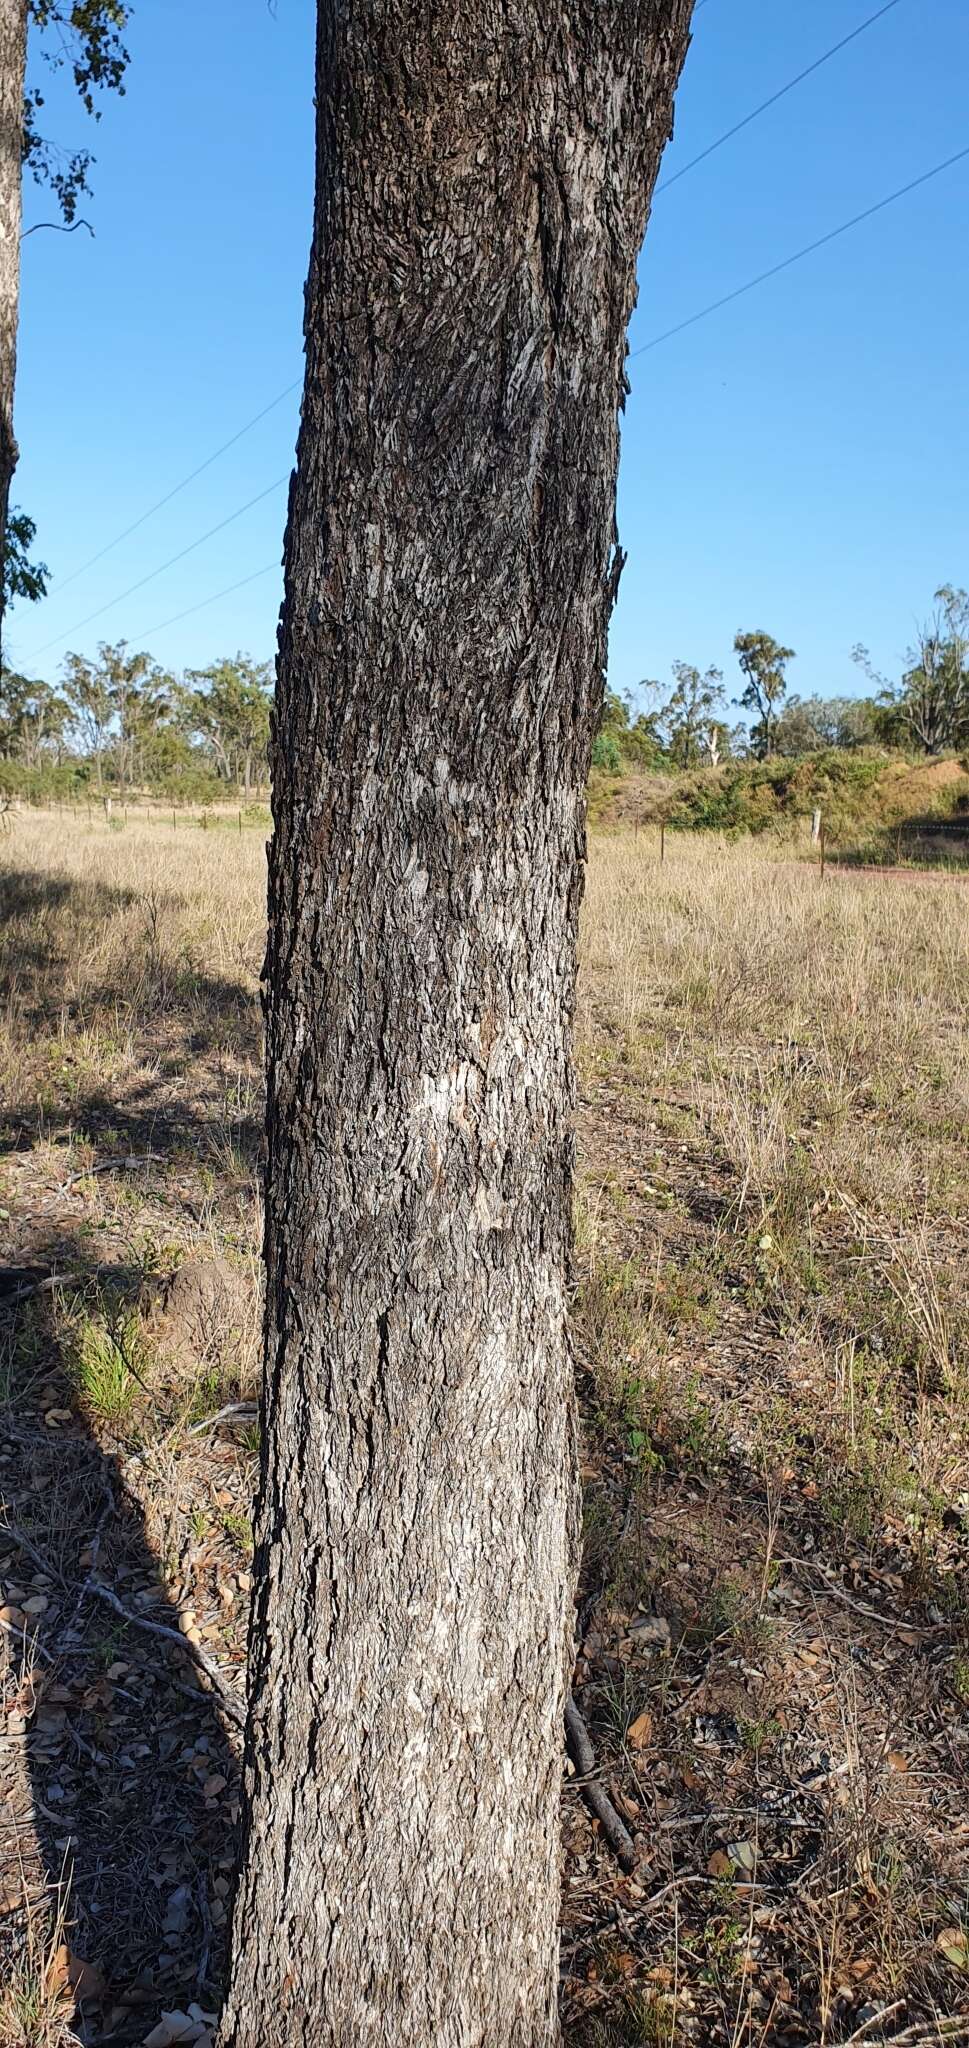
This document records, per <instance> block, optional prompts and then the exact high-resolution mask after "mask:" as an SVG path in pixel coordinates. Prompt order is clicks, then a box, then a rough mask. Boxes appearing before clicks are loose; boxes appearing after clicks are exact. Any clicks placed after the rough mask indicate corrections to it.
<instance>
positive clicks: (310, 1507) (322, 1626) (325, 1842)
mask: <svg viewBox="0 0 969 2048" xmlns="http://www.w3.org/2000/svg"><path fill="white" fill-rule="evenodd" d="M690 10H691V0H613V4H612V5H609V6H605V5H603V4H602V0H569V4H566V5H564V6H563V5H559V6H554V5H553V6H549V5H548V4H547V0H503V4H501V5H499V4H498V0H448V4H447V5H446V6H445V5H444V4H443V0H355V4H354V5H353V6H352V7H347V6H346V5H344V4H343V0H321V4H320V8H319V32H318V72H317V96H318V162H317V197H316V214H315V232H314V241H313V252H312V259H311V268H310V278H309V284H308V289H307V315H306V347H307V363H306V386H305V395H304V406H303V418H302V426H301V433H300V442H299V454H298V468H297V473H296V477H295V480H294V485H293V490H292V495H291V503H290V517H289V527H288V535H287V547H286V597H285V603H284V610H283V622H282V627H281V633H280V657H279V674H278V693H277V712H276V726H275V735H274V743H273V805H274V813H275V837H274V841H273V847H272V855H271V864H270V865H271V871H270V891H269V902H270V937H269V948H268V954H267V963H266V986H267V993H266V1021H267V1058H268V1083H269V1112H268V1137H269V1163H268V1171H267V1223H266V1266H267V1291H268V1312H267V1332H266V1347H267V1355H266V1381H265V1393H264V1415H263V1448H262V1474H261V1486H260V1500H259V1507H258V1513H257V1532H256V1534H257V1550H256V1567H255V1575H256V1593H255V1603H254V1615H253V1623H252V1634H251V1644H250V1651H251V1691H250V1722H249V1733H248V1740H247V1760H246V1790H245V1810H244V1816H243V1820H244V1841H243V1854H242V1867H241V1876H240V1881H239V1887H238V1893H237V1898H236V1906H235V1914H234V1926H233V1964H232V1973H231V1986H230V1995H229V2000H228V2005H227V2010H226V2014H225V2018H224V2022H223V2033H222V2042H223V2044H224V2048H257V2044H258V2048H270V2044H283V2043H285V2044H287V2048H290V2044H296V2043H299V2044H306V2048H309V2044H313V2048H324V2044H326V2048H329V2044H332V2048H375V2044H378V2043H379V2044H386V2048H401V2044H403V2043H405V2042H406V2043H413V2044H417V2048H548V2044H550V2043H552V2042H553V2041H554V2040H555V2039H556V2037H557V2019H556V2010H555V2003H556V1976H557V1971H556V1957H557V1924H556V1923H557V1905H558V1850H559V1844H558V1827H557V1807H558V1791H559V1782H560V1774H561V1756H562V1718H563V1707H564V1699H565V1689H566V1676H567V1668H568V1664H569V1659H570V1655H571V1641H570V1638H571V1626H572V1596H573V1579H574V1569H575V1553H576V1535H577V1514H576V1504H577V1484H576V1460H575V1442H574V1414H573V1389H572V1373H571V1360H570V1354H569V1346H568V1333H567V1322H566V1291H565V1290H566V1265H567V1257H568V1247H569V1213H570V1198H571V1174H572V1136H571V1110H572V1101H573V1089H572V1080H571V1067H570V1058H571V1020H572V1008H573V991H574V981H575V940H576V922H577V916H578V908H579V898H580V893H581V886H582V870H583V856H584V788H585V782H586V775H587V770H588V765H589V756H590V750H591V742H592V737H593V732H594V729H595V725H596V720H597V717H598V712H599V708H600V704H601V697H602V690H603V675H604V659H605V645H606V628H607V622H608V614H609V609H610V604H611V601H612V597H613V595H614V590H615V583H616V580H617V569H618V560H619V557H618V552H617V549H616V545H615V509H614V508H615V481H616V465H617V454H618V427H617V414H618V409H619V406H620V404H621V400H622V393H623V388H624V349H625V334H626V327H627V322H628V319H629V314H630V311H631V308H632V305H633V301H634V296H635V268H636V259H637V254H638V251H639V247H640V243H641V240H642V235H643V231H644V228H645V223H646V216H647V210H648V204H649V198H650V194H651V191H652V186H653V182H654V180H655V176H656V171H657V167H658V163H659V158H660V154H661V151H662V148H663V145H664V143H665V141H666V139H667V136H668V134H669V132H670V126H671V118H672V98H673V90H674V85H675V82H676V78H677V76H678V73H679V69H680V65H681V63H682V60H683V57H684V54H685V50H686V45H687V41H688V24H689V16H690Z"/></svg>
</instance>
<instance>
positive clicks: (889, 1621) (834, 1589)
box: [774, 1557, 945, 1642]
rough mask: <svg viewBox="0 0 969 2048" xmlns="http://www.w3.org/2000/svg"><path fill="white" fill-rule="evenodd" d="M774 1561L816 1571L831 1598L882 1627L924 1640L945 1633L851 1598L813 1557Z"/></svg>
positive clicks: (799, 1568)
mask: <svg viewBox="0 0 969 2048" xmlns="http://www.w3.org/2000/svg"><path fill="white" fill-rule="evenodd" d="M774 1562H775V1564H786V1565H791V1566H792V1567H793V1569H794V1570H795V1571H805V1570H807V1571H810V1572H817V1575H818V1577H819V1578H820V1579H823V1580H824V1584H825V1586H826V1587H827V1590H828V1592H829V1593H830V1594H831V1597H832V1599H833V1600H840V1601H841V1603H842V1605H843V1606H844V1607H850V1608H851V1611H852V1613H853V1614H862V1615H864V1617H865V1620H866V1621H878V1622H880V1623H881V1626H882V1628H904V1629H907V1630H908V1632H909V1634H910V1635H914V1636H922V1637H924V1639H925V1641H926V1642H928V1641H929V1640H930V1638H931V1637H932V1636H938V1635H944V1633H945V1630H944V1628H942V1627H935V1628H923V1627H920V1625H919V1624H918V1623H917V1622H914V1621H906V1620H905V1618H904V1616H902V1615H899V1614H881V1613H880V1612H879V1610H878V1608H877V1607H868V1606H867V1605H866V1604H865V1602H864V1601H862V1600H853V1599H852V1597H851V1594H850V1593H846V1592H845V1590H844V1587H843V1586H839V1585H838V1583H837V1580H836V1579H833V1578H832V1577H831V1575H830V1573H828V1572H826V1571H825V1569H824V1566H823V1564H818V1563H817V1562H816V1560H815V1559H814V1558H813V1557H777V1558H775V1560H774Z"/></svg>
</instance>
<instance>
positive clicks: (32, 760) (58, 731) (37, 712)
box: [0, 669, 70, 768]
mask: <svg viewBox="0 0 969 2048" xmlns="http://www.w3.org/2000/svg"><path fill="white" fill-rule="evenodd" d="M69 716H70V713H69V710H68V706H67V703H66V701H65V699H64V698H63V697H60V696H58V694H57V692H56V691H55V690H52V689H51V686H50V684H49V683H44V682H33V681H31V680H30V679H29V678H28V677H27V676H21V675H16V674H15V673H14V672H13V671H12V670H10V669H3V670H0V754H2V756H3V758H4V760H6V761H22V762H23V763H24V766H25V767H26V768H37V767H39V766H40V764H41V761H42V759H43V757H44V754H45V753H50V752H51V751H52V750H53V751H59V744H60V742H61V740H62V739H63V736H64V732H65V728H66V726H67V723H68V719H69Z"/></svg>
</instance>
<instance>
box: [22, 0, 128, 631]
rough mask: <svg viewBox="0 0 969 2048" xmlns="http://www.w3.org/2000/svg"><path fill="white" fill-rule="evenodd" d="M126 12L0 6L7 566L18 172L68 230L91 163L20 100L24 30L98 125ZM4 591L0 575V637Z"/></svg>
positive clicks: (79, 3) (119, 71)
mask: <svg viewBox="0 0 969 2048" xmlns="http://www.w3.org/2000/svg"><path fill="white" fill-rule="evenodd" d="M128 13H129V9H128V7H127V6H126V5H122V4H121V0H0V537H2V538H3V539H4V550H3V553H4V559H5V560H6V543H5V536H6V531H7V516H8V509H9V503H10V483H11V478H12V477H13V473H14V470H15V468H16V466H17V443H16V439H15V436H14V428H13V400H14V383H15V380H16V369H17V320H18V314H19V306H20V237H21V214H22V187H23V168H24V165H25V164H26V165H27V167H28V168H29V170H30V171H31V173H32V175H33V176H34V177H35V178H36V179H38V180H40V181H41V182H42V183H46V184H48V185H50V186H51V188H52V190H53V192H54V195H55V197H56V199H57V201H58V204H59V207H60V210H61V213H62V215H63V219H64V222H65V223H66V224H67V225H68V226H70V225H71V224H72V223H73V222H74V220H75V216H76V210H77V202H78V198H79V196H80V194H81V193H82V192H86V191H88V189H89V187H88V182H87V174H88V171H89V169H90V166H91V163H92V161H93V159H92V157H91V154H90V151H88V150H75V151H74V152H72V153H68V154H65V153H64V152H63V151H61V150H59V149H58V148H57V146H56V144H54V143H53V142H51V141H50V140H49V139H45V138H44V136H43V135H42V134H41V132H40V128H39V125H38V122H39V117H40V115H41V111H42V109H43V105H44V95H43V93H42V92H41V90H40V88H39V87H36V86H35V87H32V88H31V89H30V91H29V92H27V93H26V96H25V92H24V83H25V73H26V65H27V35H28V28H30V27H32V28H33V29H34V31H35V32H36V36H37V44H38V49H39V53H40V55H41V57H42V58H43V59H44V61H45V62H46V63H47V64H49V65H50V66H51V67H52V68H54V69H60V68H61V67H62V66H67V67H69V69H70V71H71V73H72V75H73V80H74V85H75V88H76V90H77V93H78V97H79V99H80V101H81V105H82V106H83V107H84V108H85V110H86V111H87V113H89V114H91V115H92V116H93V118H94V119H95V120H98V119H99V118H100V117H99V114H98V109H97V105H96V94H97V93H99V92H102V91H112V90H113V91H116V92H123V91H124V73H125V68H126V66H127V62H128V53H127V51H126V49H125V47H124V44H123V42H122V40H121V37H122V31H123V29H124V26H125V22H126V20H127V17H128ZM29 232H31V233H32V232H33V230H29ZM32 538H33V535H32V534H31V539H32ZM9 589H10V590H11V591H12V585H11V586H9ZM7 592H8V580H7V577H6V575H4V576H3V577H2V578H0V634H2V631H3V605H4V601H5V597H6V595H7Z"/></svg>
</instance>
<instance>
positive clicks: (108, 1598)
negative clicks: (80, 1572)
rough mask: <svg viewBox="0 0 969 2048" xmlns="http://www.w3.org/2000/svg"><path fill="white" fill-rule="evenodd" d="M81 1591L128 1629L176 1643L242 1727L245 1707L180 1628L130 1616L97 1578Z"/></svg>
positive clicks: (127, 1610) (226, 1710)
mask: <svg viewBox="0 0 969 2048" xmlns="http://www.w3.org/2000/svg"><path fill="white" fill-rule="evenodd" d="M83 1590H84V1592H85V1593H93V1595H94V1597H95V1599H96V1600H103V1601H104V1603H105V1606H107V1607H110V1608H113V1610H114V1612H115V1614H119V1615H120V1616H121V1619H122V1621H126V1622H127V1623H128V1625H129V1627H130V1628H141V1629H144V1630H145V1631H146V1632H147V1634H148V1635H152V1636H161V1637H163V1639H164V1640H165V1641H166V1642H169V1643H177V1644H178V1647H179V1649H180V1650H184V1651H185V1652H186V1654H187V1655H188V1656H189V1657H190V1658H191V1660H192V1662H193V1664H195V1665H197V1666H198V1669H199V1670H200V1671H203V1672H204V1673H205V1676H206V1678H207V1679H208V1681H209V1684H210V1685H211V1687H212V1689H213V1691H214V1692H215V1693H216V1694H217V1696H218V1698H219V1700H220V1701H221V1703H222V1706H223V1708H224V1710H225V1712H226V1713H227V1714H228V1715H229V1718H230V1720H232V1721H234V1722H235V1723H236V1726H237V1727H239V1728H244V1727H245V1725H246V1710H245V1708H244V1707H243V1706H240V1704H239V1702H238V1700H235V1699H233V1697H232V1694H231V1693H230V1692H227V1691H226V1688H225V1686H224V1685H223V1683H222V1676H221V1673H220V1671H219V1669H218V1666H217V1665H215V1664H213V1663H212V1662H211V1661H210V1659H209V1658H208V1657H207V1656H206V1654H205V1651H204V1650H201V1649H200V1648H199V1646H198V1644H197V1643H192V1642H190V1641H189V1639H188V1637H187V1636H185V1635H183V1634H182V1632H181V1630H180V1629H177V1628H166V1626H165V1624H164V1622H161V1621H149V1620H148V1617H147V1615H144V1614H133V1613H132V1612H131V1609H130V1608H128V1607H125V1606H124V1605H123V1603H122V1602H121V1601H120V1600H119V1599H118V1596H117V1593H112V1591H111V1589H110V1587H109V1586H102V1585H101V1584H100V1582H99V1581H98V1580H97V1579H89V1580H87V1582H86V1584H85V1586H84V1589H83Z"/></svg>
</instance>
